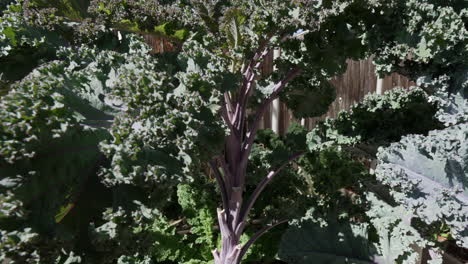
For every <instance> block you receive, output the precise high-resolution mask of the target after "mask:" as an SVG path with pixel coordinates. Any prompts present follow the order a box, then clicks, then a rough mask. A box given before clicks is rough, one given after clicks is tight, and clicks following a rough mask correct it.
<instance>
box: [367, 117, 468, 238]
mask: <svg viewBox="0 0 468 264" xmlns="http://www.w3.org/2000/svg"><path fill="white" fill-rule="evenodd" d="M467 139H468V125H467V124H460V125H456V126H452V127H449V128H446V129H443V130H435V131H431V132H430V133H429V134H428V135H427V136H418V135H410V136H407V137H404V138H403V139H402V140H401V141H400V142H398V143H394V144H392V145H390V147H388V148H384V149H381V150H380V151H379V154H378V158H379V160H380V164H379V165H378V167H377V170H376V175H377V178H378V179H379V180H380V181H381V182H382V183H384V184H386V185H387V186H388V187H389V188H390V190H391V194H392V196H393V197H394V199H395V200H396V201H397V202H398V203H400V204H402V205H403V206H404V207H405V208H406V209H407V210H409V211H411V212H413V213H414V215H415V216H417V217H419V218H420V219H421V220H422V221H423V222H425V223H426V224H431V223H434V222H436V221H441V222H443V223H446V224H447V225H448V226H449V228H450V232H451V235H452V236H453V237H454V238H455V239H456V240H457V242H458V243H459V245H461V246H464V247H467V246H468V228H467V226H466V223H467V221H468V218H467V217H468V165H467V160H468V148H467V146H468V144H467Z"/></svg>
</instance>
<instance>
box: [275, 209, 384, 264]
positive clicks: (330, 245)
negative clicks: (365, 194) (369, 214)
mask: <svg viewBox="0 0 468 264" xmlns="http://www.w3.org/2000/svg"><path fill="white" fill-rule="evenodd" d="M312 211H313V210H311V211H309V212H308V213H307V214H306V216H304V217H303V218H301V219H300V220H295V221H293V222H292V223H291V225H290V227H289V228H288V230H287V231H286V233H285V234H284V235H283V238H282V240H281V248H280V251H279V257H280V259H281V260H284V261H286V262H287V263H290V264H305V263H311V262H314V263H355V264H364V263H375V261H374V259H375V258H376V253H377V252H376V248H375V247H374V246H373V245H372V243H370V242H369V240H368V236H369V226H368V224H366V223H361V224H359V223H349V222H347V221H342V220H340V219H338V217H337V216H336V215H334V216H332V215H329V216H328V217H327V218H326V219H322V221H318V220H317V219H314V217H313V216H312V213H313V212H312ZM299 241H300V242H299ZM298 242H299V243H298Z"/></svg>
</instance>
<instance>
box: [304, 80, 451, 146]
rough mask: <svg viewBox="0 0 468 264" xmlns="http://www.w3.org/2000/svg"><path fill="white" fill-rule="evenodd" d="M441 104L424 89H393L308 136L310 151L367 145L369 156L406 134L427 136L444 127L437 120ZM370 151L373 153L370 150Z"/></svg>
mask: <svg viewBox="0 0 468 264" xmlns="http://www.w3.org/2000/svg"><path fill="white" fill-rule="evenodd" d="M437 111H438V107H437V104H435V103H431V102H429V100H428V96H427V95H426V93H425V92H424V91H423V90H422V89H418V88H413V89H410V90H409V91H407V90H404V89H401V88H400V89H393V90H391V91H388V92H386V93H385V94H384V95H383V96H378V95H375V94H371V95H368V96H366V97H365V98H364V100H363V101H362V102H361V103H359V104H357V105H355V106H354V107H353V108H352V109H351V110H350V111H348V112H341V113H340V114H339V115H338V117H337V118H336V119H327V120H325V121H324V122H323V123H320V124H319V125H318V126H317V127H316V128H314V129H313V130H312V132H310V133H309V134H308V135H307V139H308V145H309V149H310V150H312V151H313V150H320V149H323V148H327V147H329V146H334V145H344V146H346V145H366V146H365V150H366V151H367V152H371V153H375V152H376V148H377V147H378V146H381V145H386V144H389V143H390V142H394V141H398V140H399V139H400V138H401V136H403V135H406V134H426V133H427V131H429V130H431V129H436V128H440V127H442V126H441V124H440V123H439V122H438V120H437V119H436V118H435V117H434V115H435V113H436V112H437ZM367 149H370V150H367Z"/></svg>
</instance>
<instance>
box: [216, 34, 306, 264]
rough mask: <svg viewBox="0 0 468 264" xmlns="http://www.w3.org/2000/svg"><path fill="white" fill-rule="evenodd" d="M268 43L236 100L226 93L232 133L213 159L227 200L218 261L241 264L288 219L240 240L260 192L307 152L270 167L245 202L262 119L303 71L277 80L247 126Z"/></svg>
mask: <svg viewBox="0 0 468 264" xmlns="http://www.w3.org/2000/svg"><path fill="white" fill-rule="evenodd" d="M267 45H268V40H267V41H265V42H264V43H263V44H262V45H260V48H259V49H258V50H257V52H256V53H255V55H254V57H253V59H252V60H251V62H250V64H249V65H248V66H247V67H246V69H245V71H244V72H243V77H244V81H243V83H242V86H241V87H240V88H239V91H238V95H237V98H236V99H235V101H233V98H231V97H230V95H229V93H225V94H224V104H223V119H224V121H225V123H226V124H227V126H228V127H229V130H230V135H229V136H228V137H227V141H226V144H225V149H224V153H223V154H222V155H220V156H218V157H216V158H215V159H213V160H212V161H211V162H210V166H211V169H212V170H213V171H214V175H215V178H216V181H217V184H218V185H219V189H220V191H221V196H222V200H223V208H222V209H218V222H219V227H220V231H221V239H222V242H221V250H220V251H218V250H214V251H213V256H214V259H215V264H239V263H240V261H241V259H242V258H243V256H244V255H245V253H246V252H247V250H248V248H249V247H250V246H251V245H252V244H253V243H254V242H255V241H256V240H257V239H258V238H259V237H261V236H262V235H263V234H264V233H266V232H267V231H268V230H270V229H271V228H273V227H274V226H276V225H279V224H281V223H285V222H286V221H284V220H283V221H278V222H276V223H275V224H273V225H270V226H267V227H265V228H263V229H261V230H260V231H258V232H257V233H256V234H254V235H253V236H252V237H251V238H250V240H248V242H247V243H245V244H244V245H241V244H240V237H241V235H242V233H243V232H244V228H245V226H246V222H247V216H248V214H249V212H250V210H251V209H252V207H253V205H254V203H255V201H256V200H257V198H258V196H259V195H260V194H261V192H262V191H263V190H264V188H265V187H266V185H267V184H268V183H269V182H271V181H272V180H273V178H274V177H275V176H276V175H277V174H278V173H279V172H280V171H281V170H282V169H283V168H284V167H286V166H287V164H288V163H289V162H291V161H292V160H294V159H296V158H298V157H299V156H301V155H302V154H303V153H297V154H294V155H292V156H291V158H290V159H288V160H287V161H285V163H284V164H283V165H282V166H280V167H279V168H277V169H275V170H272V171H270V172H269V173H268V174H267V175H266V177H265V178H264V179H263V180H262V181H261V182H260V183H259V184H258V185H257V188H256V189H255V191H254V193H253V194H252V195H251V198H250V199H249V200H248V201H247V203H245V204H244V202H243V191H244V187H245V180H246V176H247V175H246V172H247V163H248V160H249V155H250V152H251V150H252V145H253V143H254V139H255V136H256V134H257V130H258V128H259V124H260V120H261V118H262V116H263V115H264V114H265V111H266V109H267V107H268V105H269V104H270V103H271V102H272V101H273V100H274V99H276V98H277V97H278V95H279V93H280V92H281V91H282V90H283V89H284V87H285V86H286V85H287V84H288V83H289V82H290V81H291V80H292V79H294V78H295V77H296V76H297V75H299V74H300V73H301V69H299V68H295V69H293V70H291V71H290V72H289V73H287V74H286V76H285V77H284V79H283V80H281V81H279V82H278V83H276V84H275V86H274V88H273V93H272V94H271V95H270V96H269V97H268V98H266V99H265V100H264V101H263V103H262V104H261V106H260V107H259V108H258V109H257V110H256V112H255V116H254V120H253V121H252V123H251V124H249V128H248V129H245V126H246V122H247V121H246V112H247V102H248V99H249V97H250V96H251V93H252V89H253V87H254V80H255V78H256V77H257V76H256V74H255V72H256V70H258V69H259V67H260V65H261V63H262V61H263V59H264V58H265V57H266V55H267V54H268V53H269V51H270V49H269V48H268V47H267ZM245 131H246V132H245Z"/></svg>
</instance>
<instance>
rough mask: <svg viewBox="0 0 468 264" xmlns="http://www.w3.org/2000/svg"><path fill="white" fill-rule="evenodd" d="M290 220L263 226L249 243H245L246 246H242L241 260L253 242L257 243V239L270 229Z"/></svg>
mask: <svg viewBox="0 0 468 264" xmlns="http://www.w3.org/2000/svg"><path fill="white" fill-rule="evenodd" d="M287 222H288V220H281V221H278V222H276V223H274V224H272V225H269V226H265V227H263V228H262V229H261V230H259V231H258V232H257V233H255V234H254V235H253V236H252V237H251V238H250V239H249V240H248V241H247V243H245V244H244V246H242V249H241V251H240V253H239V262H238V263H240V261H241V260H242V257H244V255H245V253H247V250H248V249H249V248H250V247H251V246H252V245H253V243H255V241H257V240H258V239H259V238H260V237H261V236H263V235H264V234H265V233H266V232H268V231H270V230H271V229H272V228H274V227H276V226H278V225H281V224H284V223H287Z"/></svg>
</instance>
